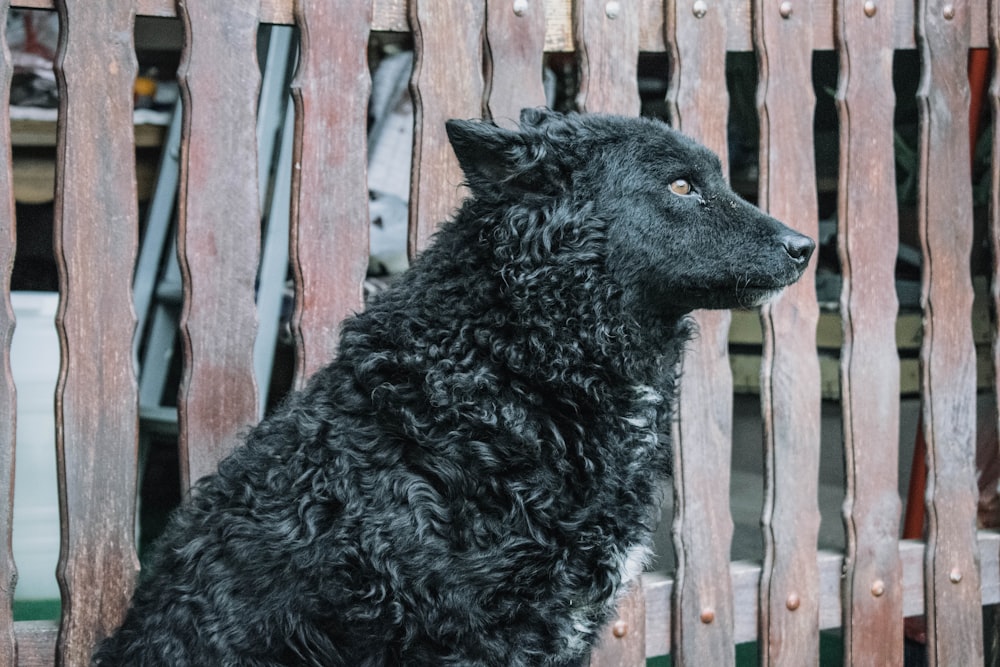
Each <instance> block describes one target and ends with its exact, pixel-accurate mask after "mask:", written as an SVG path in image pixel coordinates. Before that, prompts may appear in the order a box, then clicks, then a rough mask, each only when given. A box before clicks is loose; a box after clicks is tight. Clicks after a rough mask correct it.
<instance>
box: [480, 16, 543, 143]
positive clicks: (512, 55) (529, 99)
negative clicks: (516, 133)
mask: <svg viewBox="0 0 1000 667" xmlns="http://www.w3.org/2000/svg"><path fill="white" fill-rule="evenodd" d="M486 12H487V13H486V85H487V91H486V112H487V115H488V116H489V117H490V118H492V119H493V121H494V122H496V123H497V124H498V125H502V126H504V127H515V126H516V125H517V119H518V116H519V115H520V112H521V109H523V108H525V107H542V106H545V90H544V88H543V87H542V67H543V65H542V59H543V57H544V55H545V3H544V2H543V1H542V0H527V2H526V8H525V9H524V11H523V12H521V13H519V14H516V13H514V9H513V3H512V2H511V0H487V2H486Z"/></svg>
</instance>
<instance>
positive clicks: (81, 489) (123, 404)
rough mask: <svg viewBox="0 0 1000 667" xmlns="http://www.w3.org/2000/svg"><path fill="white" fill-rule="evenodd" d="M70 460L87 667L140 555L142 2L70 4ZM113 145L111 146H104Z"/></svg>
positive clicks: (59, 406) (68, 608)
mask: <svg viewBox="0 0 1000 667" xmlns="http://www.w3.org/2000/svg"><path fill="white" fill-rule="evenodd" d="M57 4H58V8H59V18H60V31H61V35H60V41H59V51H58V54H57V56H56V76H57V81H58V84H59V119H60V121H59V129H58V138H57V141H56V150H57V154H58V155H57V163H56V193H55V207H54V225H55V256H56V262H57V265H58V268H59V291H60V294H61V298H60V301H59V310H58V313H57V315H56V328H57V331H58V333H59V340H60V348H61V354H62V366H61V368H60V373H59V381H58V385H57V389H56V461H57V470H58V478H59V511H60V517H61V525H62V541H61V548H60V556H59V566H58V571H57V577H58V579H59V585H60V588H61V590H62V600H63V603H62V625H61V628H60V634H59V643H58V649H57V650H58V661H59V664H63V665H82V664H86V663H87V662H88V661H89V657H90V651H91V647H92V646H93V644H94V642H95V640H97V639H99V638H101V637H103V636H104V635H105V634H107V633H108V632H110V631H111V630H112V629H113V628H114V627H115V626H117V624H118V623H119V622H120V621H121V617H122V614H123V613H124V610H125V607H126V605H127V604H128V599H129V596H130V595H131V592H132V585H133V581H134V578H135V574H136V571H137V570H138V562H137V559H136V555H135V544H134V530H135V491H136V456H135V455H136V443H137V441H138V386H137V383H136V378H135V373H134V370H133V365H132V336H133V334H134V330H135V314H134V312H133V309H132V271H133V267H134V265H135V259H136V252H137V245H138V204H137V199H136V183H135V147H134V141H133V129H132V91H133V83H134V81H135V75H136V69H137V65H136V60H135V49H134V46H133V44H132V34H133V23H134V19H135V6H134V3H133V2H131V1H130V0H123V1H122V2H115V3H107V4H103V5H94V4H93V3H91V2H89V1H88V0H60V1H59V2H58V3H57ZM95 135H96V136H99V137H100V141H95V140H94V137H95Z"/></svg>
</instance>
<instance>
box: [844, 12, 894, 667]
mask: <svg viewBox="0 0 1000 667" xmlns="http://www.w3.org/2000/svg"><path fill="white" fill-rule="evenodd" d="M837 16H838V24H837V46H838V51H839V56H840V80H839V86H838V89H837V96H836V99H837V105H838V113H839V119H840V163H839V164H840V177H839V186H838V193H839V199H838V214H837V220H838V223H839V226H838V235H837V238H838V240H839V251H840V265H841V273H842V275H843V287H842V291H841V300H840V312H841V317H842V322H843V335H844V342H843V347H842V349H841V355H840V364H841V370H840V375H841V405H842V412H843V424H844V426H843V437H844V455H845V461H846V478H847V496H846V501H845V504H844V526H845V535H846V550H845V561H844V568H845V571H844V579H843V585H844V597H843V599H844V648H845V651H844V654H845V658H844V660H845V664H851V665H872V666H873V667H876V666H880V665H898V664H902V662H903V625H902V623H900V620H899V619H900V618H902V616H903V592H902V580H901V576H902V570H901V565H900V561H899V549H898V547H897V545H896V539H897V537H898V535H899V515H900V500H899V492H898V490H897V489H898V479H897V478H898V472H897V470H898V468H897V466H898V445H897V443H898V442H899V355H898V353H897V351H896V312H897V310H898V302H897V300H896V290H895V265H896V252H897V248H898V241H897V239H898V225H897V219H896V218H897V213H896V196H895V190H896V188H895V185H896V182H895V178H896V172H895V162H894V158H893V111H894V101H895V100H894V98H893V95H892V93H891V91H892V89H893V83H892V59H893V49H892V28H893V14H892V6H891V5H890V4H888V3H886V4H883V5H882V6H881V7H880V8H879V10H878V11H876V13H875V14H873V15H872V16H868V15H866V13H865V11H864V9H863V7H862V6H861V5H859V4H858V3H856V2H849V1H848V0H841V2H840V4H839V5H838V11H837Z"/></svg>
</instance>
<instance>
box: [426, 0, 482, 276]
mask: <svg viewBox="0 0 1000 667" xmlns="http://www.w3.org/2000/svg"><path fill="white" fill-rule="evenodd" d="M485 21H486V0H411V1H410V24H411V26H412V29H413V55H414V60H413V76H412V78H411V86H410V89H411V93H412V95H413V114H414V132H413V176H412V180H411V188H410V236H409V241H408V244H407V247H408V250H409V253H410V256H411V257H412V256H413V255H415V254H416V253H417V252H418V251H419V250H420V249H421V248H423V247H424V246H425V245H427V241H428V240H429V238H430V236H431V234H432V233H433V232H434V229H435V228H436V227H437V225H438V224H440V223H441V222H443V221H444V220H446V219H447V218H448V217H449V216H450V215H451V213H452V212H453V211H454V210H455V208H456V207H457V205H458V203H459V200H460V199H461V197H462V193H463V189H461V188H459V187H458V186H459V184H461V183H462V182H463V180H464V179H463V176H462V171H461V169H459V166H458V160H457V159H456V158H455V155H454V153H452V150H451V146H450V145H449V143H448V136H447V134H446V133H445V129H444V124H445V121H447V120H448V119H450V118H466V119H467V118H480V117H481V116H482V114H483V71H482V64H483V45H482V37H483V29H484V24H485Z"/></svg>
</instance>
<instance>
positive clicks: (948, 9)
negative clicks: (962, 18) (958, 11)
mask: <svg viewBox="0 0 1000 667" xmlns="http://www.w3.org/2000/svg"><path fill="white" fill-rule="evenodd" d="M941 15H942V16H944V17H945V19H947V20H948V21H950V20H952V19H953V18H955V5H952V4H950V3H949V4H947V5H945V6H944V7H943V8H942V10H941Z"/></svg>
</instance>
